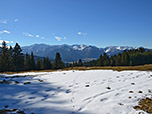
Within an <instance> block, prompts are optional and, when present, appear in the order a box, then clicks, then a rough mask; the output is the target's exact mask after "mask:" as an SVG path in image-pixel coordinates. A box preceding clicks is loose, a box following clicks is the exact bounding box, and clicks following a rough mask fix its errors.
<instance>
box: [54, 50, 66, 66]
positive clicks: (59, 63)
mask: <svg viewBox="0 0 152 114" xmlns="http://www.w3.org/2000/svg"><path fill="white" fill-rule="evenodd" d="M62 68H64V63H63V62H62V60H61V56H60V53H58V52H57V53H56V57H55V60H54V63H53V69H62Z"/></svg>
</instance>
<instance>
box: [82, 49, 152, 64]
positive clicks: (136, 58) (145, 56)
mask: <svg viewBox="0 0 152 114" xmlns="http://www.w3.org/2000/svg"><path fill="white" fill-rule="evenodd" d="M144 64H152V51H150V50H148V51H146V50H145V49H144V48H138V49H133V50H128V51H126V50H125V51H124V52H123V53H119V54H118V55H114V56H111V57H109V56H108V55H107V54H106V53H104V54H103V55H102V54H101V55H100V57H99V59H98V60H93V61H89V62H84V63H83V66H88V67H90V66H136V65H144Z"/></svg>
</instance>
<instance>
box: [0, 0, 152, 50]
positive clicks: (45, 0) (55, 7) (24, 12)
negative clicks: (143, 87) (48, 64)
mask: <svg viewBox="0 0 152 114" xmlns="http://www.w3.org/2000/svg"><path fill="white" fill-rule="evenodd" d="M2 40H5V41H7V42H8V45H14V44H15V43H16V42H18V43H19V44H20V45H21V46H25V45H31V44H35V43H45V44H50V45H60V44H70V45H71V44H86V45H95V46H98V47H106V46H133V47H139V46H144V47H147V48H152V0H0V42H1V41H2Z"/></svg>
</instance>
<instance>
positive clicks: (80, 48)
mask: <svg viewBox="0 0 152 114" xmlns="http://www.w3.org/2000/svg"><path fill="white" fill-rule="evenodd" d="M131 49H135V48H133V47H129V46H109V47H106V48H98V47H96V46H91V45H83V44H82V45H77V44H76V45H66V44H63V45H46V44H34V45H31V46H24V47H22V50H23V53H24V54H25V53H29V54H30V53H31V52H33V53H34V55H35V56H39V57H49V58H50V59H51V60H54V58H55V55H56V52H59V53H60V54H61V58H62V60H63V61H64V62H72V61H77V60H78V59H80V58H81V59H82V60H83V61H90V60H95V59H98V58H99V56H100V55H101V54H103V53H107V55H109V56H112V55H115V54H116V55H117V54H118V53H122V52H123V51H124V50H131Z"/></svg>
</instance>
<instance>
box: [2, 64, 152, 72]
mask: <svg viewBox="0 0 152 114" xmlns="http://www.w3.org/2000/svg"><path fill="white" fill-rule="evenodd" d="M66 70H114V71H124V70H138V71H152V64H148V65H139V66H104V67H100V66H99V67H70V68H65V69H60V71H66ZM53 71H58V70H52V69H51V70H31V71H22V72H4V73H6V74H14V73H26V72H53Z"/></svg>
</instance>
